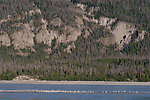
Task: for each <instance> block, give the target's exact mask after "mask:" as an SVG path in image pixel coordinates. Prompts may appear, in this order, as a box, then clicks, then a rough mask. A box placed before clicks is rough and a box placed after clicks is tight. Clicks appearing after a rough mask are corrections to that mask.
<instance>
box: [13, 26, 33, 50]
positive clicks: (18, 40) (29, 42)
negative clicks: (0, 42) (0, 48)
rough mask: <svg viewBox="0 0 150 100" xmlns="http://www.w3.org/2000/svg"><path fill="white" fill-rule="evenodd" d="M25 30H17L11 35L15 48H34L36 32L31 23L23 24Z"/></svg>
mask: <svg viewBox="0 0 150 100" xmlns="http://www.w3.org/2000/svg"><path fill="white" fill-rule="evenodd" d="M22 28H23V30H20V31H17V32H15V33H13V34H12V35H11V39H12V44H13V46H14V48H15V49H24V48H27V47H29V48H32V46H33V45H34V39H33V38H34V36H35V35H34V33H33V32H32V30H31V28H30V26H29V24H23V25H22Z"/></svg>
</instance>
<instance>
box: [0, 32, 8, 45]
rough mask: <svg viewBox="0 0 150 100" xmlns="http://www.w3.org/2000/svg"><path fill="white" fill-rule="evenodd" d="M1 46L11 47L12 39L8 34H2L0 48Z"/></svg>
mask: <svg viewBox="0 0 150 100" xmlns="http://www.w3.org/2000/svg"><path fill="white" fill-rule="evenodd" d="M1 45H5V46H10V38H9V36H8V34H7V33H2V34H1V35H0V46H1Z"/></svg>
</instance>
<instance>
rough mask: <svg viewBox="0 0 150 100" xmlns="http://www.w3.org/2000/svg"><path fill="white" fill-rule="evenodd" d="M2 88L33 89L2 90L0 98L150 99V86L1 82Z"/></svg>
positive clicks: (44, 99)
mask: <svg viewBox="0 0 150 100" xmlns="http://www.w3.org/2000/svg"><path fill="white" fill-rule="evenodd" d="M0 90H10V91H13V90H32V91H31V92H8V91H7V92H5V91H3V92H2V91H1V92H0V100H150V86H120V85H115V86H113V85H50V84H36V85H34V84H0ZM33 90H36V91H49V92H33ZM68 91H69V92H68Z"/></svg>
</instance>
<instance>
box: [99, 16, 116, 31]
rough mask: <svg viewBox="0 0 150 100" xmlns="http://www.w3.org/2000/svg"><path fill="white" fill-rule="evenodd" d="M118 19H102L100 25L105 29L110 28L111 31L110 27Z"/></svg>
mask: <svg viewBox="0 0 150 100" xmlns="http://www.w3.org/2000/svg"><path fill="white" fill-rule="evenodd" d="M116 20H117V19H116V18H107V17H100V19H99V21H98V22H99V24H100V25H101V26H105V27H108V28H109V29H111V28H110V26H111V25H112V24H113V23H114V22H115V21H116Z"/></svg>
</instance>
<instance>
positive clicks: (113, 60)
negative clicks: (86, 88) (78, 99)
mask: <svg viewBox="0 0 150 100" xmlns="http://www.w3.org/2000/svg"><path fill="white" fill-rule="evenodd" d="M130 1H131V3H129V0H126V1H120V0H93V1H91V0H71V1H70V0H14V1H12V0H7V1H0V12H1V13H0V26H1V27H0V58H1V59H0V79H1V80H10V79H13V78H15V77H16V76H19V75H28V76H32V77H34V78H36V79H41V80H113V81H114V80H116V81H149V80H150V79H149V78H150V76H149V74H150V68H149V67H150V64H149V61H150V59H149V55H150V50H149V48H150V35H149V33H150V23H149V22H150V6H149V5H150V2H149V0H145V1H142V0H130Z"/></svg>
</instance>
